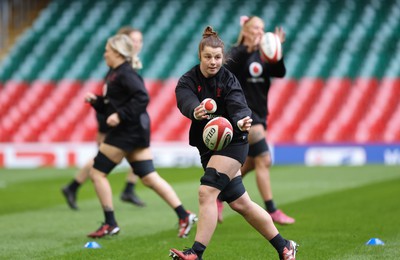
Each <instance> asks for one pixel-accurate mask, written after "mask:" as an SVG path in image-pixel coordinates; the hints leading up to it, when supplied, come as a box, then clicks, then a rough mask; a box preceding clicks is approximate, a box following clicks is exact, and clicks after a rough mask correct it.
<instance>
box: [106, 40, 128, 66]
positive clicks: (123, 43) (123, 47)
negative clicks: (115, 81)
mask: <svg viewBox="0 0 400 260" xmlns="http://www.w3.org/2000/svg"><path fill="white" fill-rule="evenodd" d="M107 43H108V44H109V45H110V47H111V48H112V49H113V50H114V51H116V52H118V53H119V54H120V55H121V56H122V57H123V58H124V59H125V60H126V61H127V62H129V63H130V64H131V65H132V67H133V60H134V57H135V54H134V52H133V44H132V40H131V38H129V36H127V35H125V34H117V35H114V36H112V37H110V38H108V40H107Z"/></svg>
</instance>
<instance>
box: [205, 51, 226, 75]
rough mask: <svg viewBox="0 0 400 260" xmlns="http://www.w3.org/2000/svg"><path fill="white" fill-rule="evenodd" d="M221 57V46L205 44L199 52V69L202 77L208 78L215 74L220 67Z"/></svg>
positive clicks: (222, 56)
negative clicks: (214, 46)
mask: <svg viewBox="0 0 400 260" xmlns="http://www.w3.org/2000/svg"><path fill="white" fill-rule="evenodd" d="M223 58H224V54H223V52H222V48H221V47H218V48H213V47H210V46H205V47H204V49H203V50H202V51H201V53H200V70H201V72H202V74H203V75H204V77H206V78H209V77H212V76H214V75H215V74H217V73H218V71H219V70H220V69H221V66H222V60H223Z"/></svg>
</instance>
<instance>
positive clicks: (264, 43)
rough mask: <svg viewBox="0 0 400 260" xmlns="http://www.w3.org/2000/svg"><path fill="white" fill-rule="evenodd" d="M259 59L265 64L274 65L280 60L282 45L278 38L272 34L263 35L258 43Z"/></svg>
mask: <svg viewBox="0 0 400 260" xmlns="http://www.w3.org/2000/svg"><path fill="white" fill-rule="evenodd" d="M260 55H261V59H262V60H263V61H265V62H269V63H276V62H278V61H280V60H281V59H282V44H281V41H280V40H279V36H278V35H276V34H275V33H272V32H267V33H265V34H264V35H263V37H262V39H261V43H260Z"/></svg>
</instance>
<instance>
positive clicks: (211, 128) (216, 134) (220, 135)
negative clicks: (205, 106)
mask: <svg viewBox="0 0 400 260" xmlns="http://www.w3.org/2000/svg"><path fill="white" fill-rule="evenodd" d="M232 136H233V128H232V125H231V123H230V122H229V121H228V119H226V118H225V117H222V116H219V117H216V118H214V119H212V120H210V121H209V122H208V123H207V124H206V126H205V127H204V129H203V141H204V144H205V145H206V146H207V147H208V149H210V150H212V151H220V150H222V149H224V148H225V147H227V146H228V144H230V142H231V141H232Z"/></svg>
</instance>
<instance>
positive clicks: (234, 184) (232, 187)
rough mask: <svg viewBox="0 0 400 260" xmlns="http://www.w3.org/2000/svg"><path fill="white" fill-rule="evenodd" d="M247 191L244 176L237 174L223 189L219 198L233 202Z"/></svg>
mask: <svg viewBox="0 0 400 260" xmlns="http://www.w3.org/2000/svg"><path fill="white" fill-rule="evenodd" d="M245 192H246V189H245V188H244V185H243V182H242V177H241V176H237V177H235V178H233V179H232V180H231V181H230V182H229V184H228V185H227V186H226V187H225V189H224V190H222V191H221V193H220V194H219V198H220V199H221V200H222V201H226V202H227V203H231V202H234V201H236V200H237V199H239V198H240V197H241V196H242V195H243V194H244V193H245Z"/></svg>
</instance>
